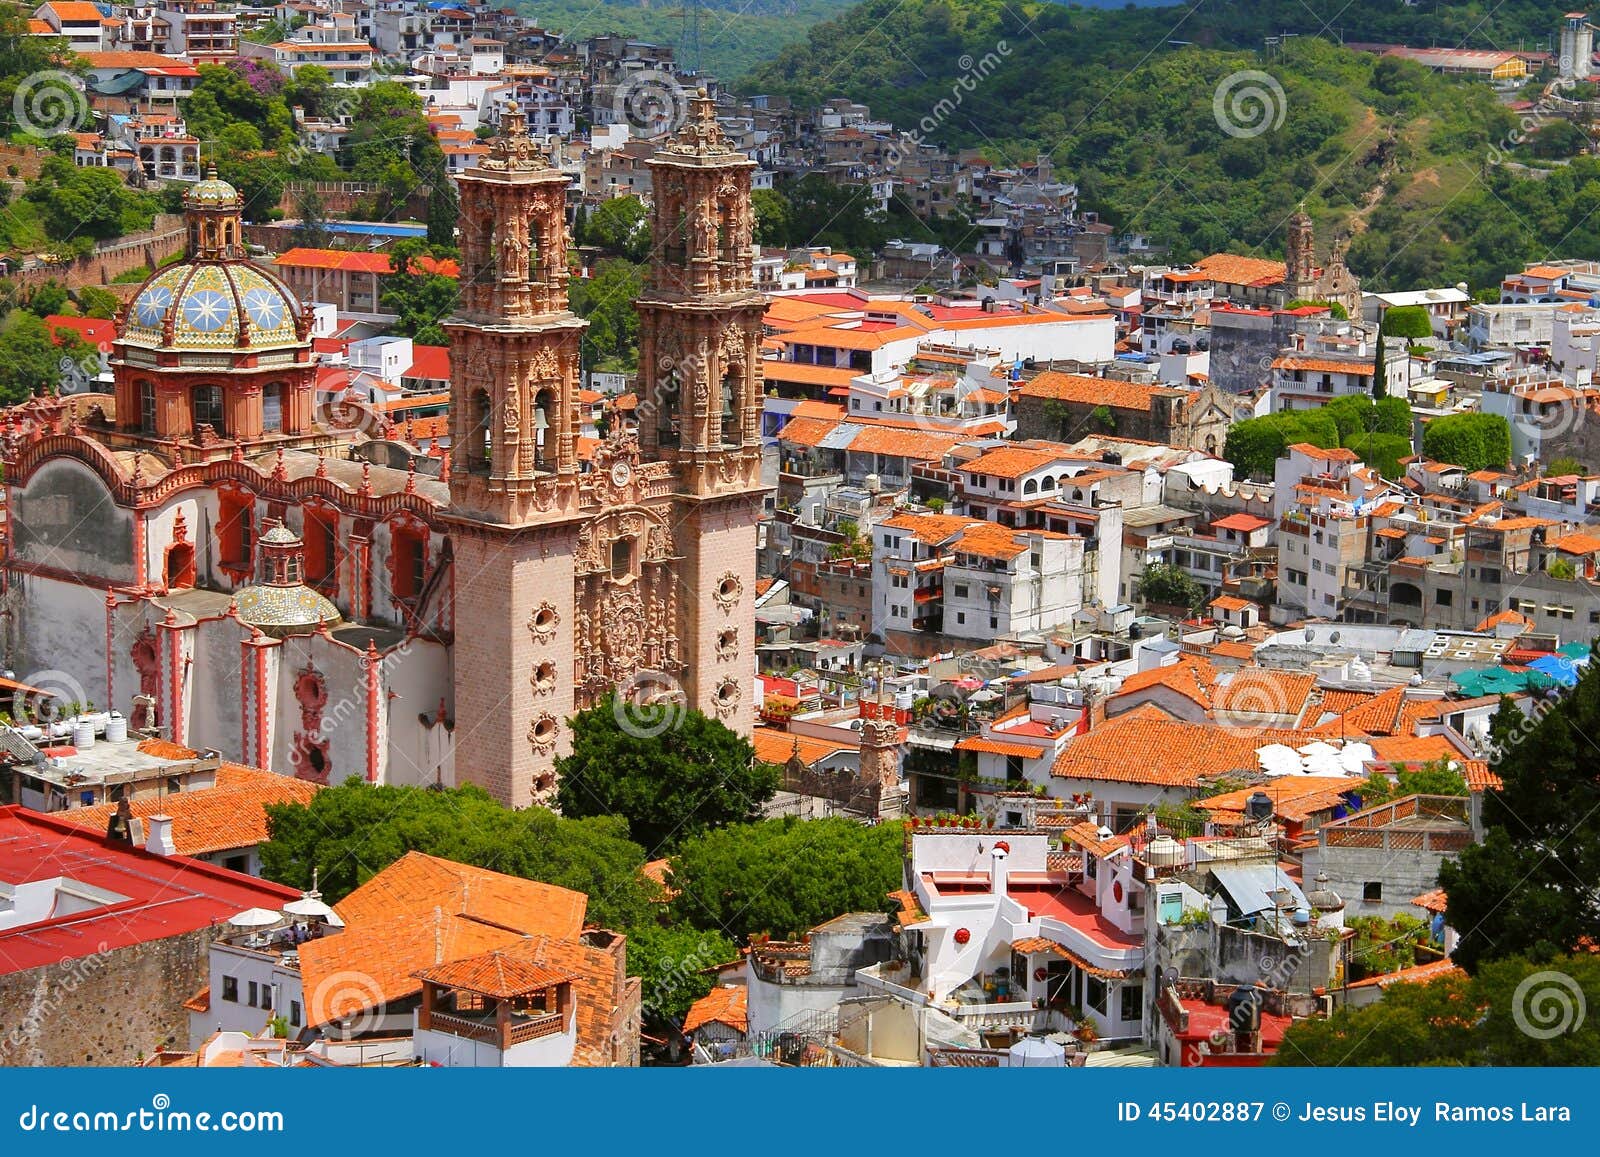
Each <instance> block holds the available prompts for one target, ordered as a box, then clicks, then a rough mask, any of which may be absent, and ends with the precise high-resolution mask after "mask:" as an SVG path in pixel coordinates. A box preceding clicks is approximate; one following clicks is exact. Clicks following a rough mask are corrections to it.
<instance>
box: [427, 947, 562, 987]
mask: <svg viewBox="0 0 1600 1157" xmlns="http://www.w3.org/2000/svg"><path fill="white" fill-rule="evenodd" d="M540 943H541V942H540V941H536V940H518V941H515V942H513V943H511V944H508V945H506V946H505V947H504V948H493V949H490V950H489V951H488V952H485V953H483V954H482V955H481V956H468V957H465V958H463V959H461V960H454V961H450V962H448V963H445V964H436V965H434V966H433V967H431V968H423V969H420V970H418V971H417V972H416V973H415V975H416V977H417V979H418V980H425V981H427V982H428V983H430V984H437V985H440V986H441V987H444V988H456V989H461V990H463V991H465V992H475V993H477V994H478V995H480V996H493V997H499V998H509V997H513V996H524V995H526V994H528V993H530V992H538V991H539V990H541V989H545V988H552V987H554V986H555V985H557V984H565V983H568V982H570V981H572V980H573V979H575V978H574V976H573V975H572V973H570V972H567V971H564V970H562V969H557V968H551V967H549V966H548V965H546V964H543V963H541V962H540V961H539V960H538V959H537V957H538V955H539V951H538V946H539V945H540Z"/></svg>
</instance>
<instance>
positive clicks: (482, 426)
mask: <svg viewBox="0 0 1600 1157" xmlns="http://www.w3.org/2000/svg"><path fill="white" fill-rule="evenodd" d="M489 413H490V406H489V394H488V391H486V390H476V391H474V392H473V394H472V398H471V401H470V402H469V403H468V405H467V469H468V470H471V471H474V472H475V473H478V474H487V473H489V465H490V463H491V462H492V461H493V460H494V444H493V441H492V431H491V430H490V427H489Z"/></svg>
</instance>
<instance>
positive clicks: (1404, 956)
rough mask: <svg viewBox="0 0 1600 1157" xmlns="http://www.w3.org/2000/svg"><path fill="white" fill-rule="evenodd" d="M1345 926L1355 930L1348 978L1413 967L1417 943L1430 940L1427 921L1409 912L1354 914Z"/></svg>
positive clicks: (1377, 974) (1424, 942) (1362, 977)
mask: <svg viewBox="0 0 1600 1157" xmlns="http://www.w3.org/2000/svg"><path fill="white" fill-rule="evenodd" d="M1345 927H1347V928H1349V929H1351V930H1352V931H1353V932H1355V937H1354V938H1353V939H1352V940H1351V942H1350V946H1349V970H1350V971H1349V976H1348V979H1349V980H1365V979H1366V978H1367V977H1369V976H1384V975H1387V974H1388V973H1391V972H1399V971H1400V970H1401V969H1402V968H1410V967H1412V966H1413V965H1415V964H1416V963H1417V946H1418V945H1419V944H1426V943H1428V922H1427V921H1426V920H1422V919H1419V918H1418V917H1416V916H1413V915H1411V914H1410V913H1408V912H1400V913H1397V914H1396V915H1394V916H1392V917H1383V916H1354V917H1351V918H1350V919H1349V920H1348V921H1346V923H1345Z"/></svg>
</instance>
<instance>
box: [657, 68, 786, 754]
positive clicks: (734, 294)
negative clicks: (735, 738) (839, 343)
mask: <svg viewBox="0 0 1600 1157" xmlns="http://www.w3.org/2000/svg"><path fill="white" fill-rule="evenodd" d="M648 164H649V166H650V170H651V186H652V189H653V196H654V204H653V206H652V209H651V219H650V224H651V232H652V240H653V245H652V247H651V248H652V255H651V261H650V269H649V273H648V278H647V283H646V286H645V291H644V293H643V295H642V296H641V297H640V299H639V302H638V308H639V397H640V402H639V410H638V413H639V441H640V444H641V447H642V449H643V452H644V456H645V457H646V458H649V459H654V460H657V461H660V462H662V463H667V464H670V468H671V471H672V484H673V495H672V508H673V512H672V523H673V526H674V527H676V531H675V534H676V535H677V538H678V542H679V549H680V550H681V553H682V561H681V562H680V563H679V566H678V575H679V583H680V587H681V589H682V592H683V595H682V598H681V600H680V602H681V606H682V614H681V630H682V637H683V640H684V646H685V652H686V656H687V658H688V659H689V663H688V665H687V668H686V670H685V674H684V679H683V689H684V692H685V694H686V696H687V700H688V703H689V705H690V706H692V707H694V708H696V709H697V710H700V711H702V712H704V713H705V714H707V715H710V716H713V717H714V718H720V719H721V720H722V721H723V722H724V723H726V724H728V726H730V727H732V728H733V729H734V730H736V731H739V732H741V733H743V734H749V732H750V728H751V726H752V724H753V721H754V707H755V705H754V704H753V702H752V699H753V694H752V688H751V683H752V679H751V674H752V672H753V671H754V669H755V668H754V661H753V660H754V653H755V652H754V644H755V640H754V638H753V637H752V636H753V634H754V629H755V601H754V600H755V579H756V574H755V564H756V530H757V524H758V523H759V521H760V517H761V503H762V499H763V497H764V495H765V493H766V488H765V487H763V485H762V483H761V437H760V426H759V423H760V418H761V404H762V403H761V398H762V390H761V381H762V375H761V356H760V355H761V318H762V314H763V313H764V312H765V309H766V297H765V296H764V295H763V294H761V293H760V292H759V291H757V290H756V289H755V288H754V265H753V257H754V248H753V243H754V228H755V217H754V212H753V210H752V208H751V205H750V183H751V174H752V172H753V171H754V170H755V167H756V165H755V162H754V161H752V160H750V159H749V158H748V157H746V156H745V155H744V154H743V153H741V152H739V151H738V150H737V149H735V148H734V147H733V145H732V143H731V142H730V141H729V140H728V138H727V136H726V135H725V134H724V133H723V132H722V129H721V128H720V126H718V124H717V117H716V102H715V101H713V100H712V99H711V98H710V97H708V96H707V95H706V94H705V92H704V90H702V91H701V93H700V94H699V96H698V97H697V98H696V99H694V100H693V101H691V111H690V116H689V120H688V122H687V123H686V124H685V125H684V127H683V128H682V129H680V130H679V131H678V133H677V134H675V135H674V136H673V137H672V139H671V140H669V141H668V142H666V143H665V144H664V145H663V146H662V147H661V148H659V149H657V150H656V154H655V156H654V157H653V158H651V160H650V161H649V162H648Z"/></svg>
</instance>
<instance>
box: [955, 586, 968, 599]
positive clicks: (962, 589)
mask: <svg viewBox="0 0 1600 1157" xmlns="http://www.w3.org/2000/svg"><path fill="white" fill-rule="evenodd" d="M966 597H967V584H966V583H956V598H958V599H964V598H966Z"/></svg>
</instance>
